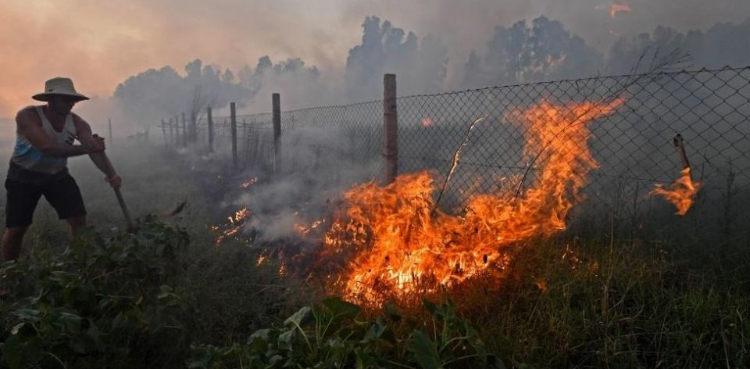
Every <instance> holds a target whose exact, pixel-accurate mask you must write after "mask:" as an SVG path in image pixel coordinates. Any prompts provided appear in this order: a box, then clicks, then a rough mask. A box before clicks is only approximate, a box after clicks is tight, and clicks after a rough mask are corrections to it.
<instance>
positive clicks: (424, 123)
mask: <svg viewBox="0 0 750 369" xmlns="http://www.w3.org/2000/svg"><path fill="white" fill-rule="evenodd" d="M421 122H422V127H425V128H429V127H432V125H433V124H435V121H433V120H432V118H430V117H424V118H422V120H421Z"/></svg>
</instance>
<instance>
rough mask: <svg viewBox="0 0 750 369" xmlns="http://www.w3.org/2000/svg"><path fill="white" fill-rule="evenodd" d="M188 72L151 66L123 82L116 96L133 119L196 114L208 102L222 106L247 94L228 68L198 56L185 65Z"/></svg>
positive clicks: (208, 103)
mask: <svg viewBox="0 0 750 369" xmlns="http://www.w3.org/2000/svg"><path fill="white" fill-rule="evenodd" d="M185 72H186V75H185V76H184V77H183V76H180V75H179V74H178V73H177V71H175V70H174V69H173V68H172V67H169V66H166V67H162V68H161V69H159V70H156V69H149V70H147V71H145V72H142V73H139V74H138V75H136V76H132V77H129V78H128V79H126V80H125V82H123V83H121V84H119V85H118V86H117V89H116V90H115V93H114V97H115V99H117V100H118V101H119V102H120V103H121V104H122V106H123V108H124V111H125V112H127V113H128V114H130V115H132V118H134V119H136V120H143V119H154V118H155V117H165V116H171V115H177V114H180V113H183V112H184V113H187V114H191V113H196V112H199V111H200V110H202V108H204V107H206V106H208V105H211V106H213V107H222V106H225V105H226V104H227V103H228V102H229V101H230V100H231V99H234V98H237V97H239V96H243V95H247V89H246V88H244V87H243V86H242V85H241V84H239V83H235V77H234V74H233V73H232V72H231V71H229V70H228V69H227V70H224V71H223V72H222V71H221V70H220V68H219V67H217V66H212V65H205V66H204V65H203V63H202V62H201V60H200V59H196V60H194V61H192V62H190V63H188V64H187V65H186V66H185Z"/></svg>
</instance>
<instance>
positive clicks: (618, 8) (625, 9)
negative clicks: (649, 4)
mask: <svg viewBox="0 0 750 369" xmlns="http://www.w3.org/2000/svg"><path fill="white" fill-rule="evenodd" d="M632 11H633V9H631V8H630V5H628V4H624V3H612V4H609V17H610V18H612V19H615V18H616V17H617V14H618V13H629V12H632Z"/></svg>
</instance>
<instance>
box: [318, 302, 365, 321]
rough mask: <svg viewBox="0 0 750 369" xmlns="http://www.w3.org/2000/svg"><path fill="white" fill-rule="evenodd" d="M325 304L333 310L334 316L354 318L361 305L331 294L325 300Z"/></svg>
mask: <svg viewBox="0 0 750 369" xmlns="http://www.w3.org/2000/svg"><path fill="white" fill-rule="evenodd" d="M323 305H324V306H325V307H327V308H328V309H330V310H331V312H332V313H333V316H334V317H338V318H343V319H354V318H355V317H356V316H357V315H358V314H359V311H360V308H359V306H357V305H354V304H352V303H350V302H347V301H344V300H342V299H341V297H339V296H331V297H328V298H326V299H325V300H323Z"/></svg>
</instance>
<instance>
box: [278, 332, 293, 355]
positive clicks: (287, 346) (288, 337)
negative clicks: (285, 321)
mask: <svg viewBox="0 0 750 369" xmlns="http://www.w3.org/2000/svg"><path fill="white" fill-rule="evenodd" d="M296 338H297V329H296V328H295V329H290V330H288V331H286V332H284V333H282V334H280V335H279V339H278V345H279V348H280V349H282V350H291V349H292V346H293V345H294V341H295V339H296Z"/></svg>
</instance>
